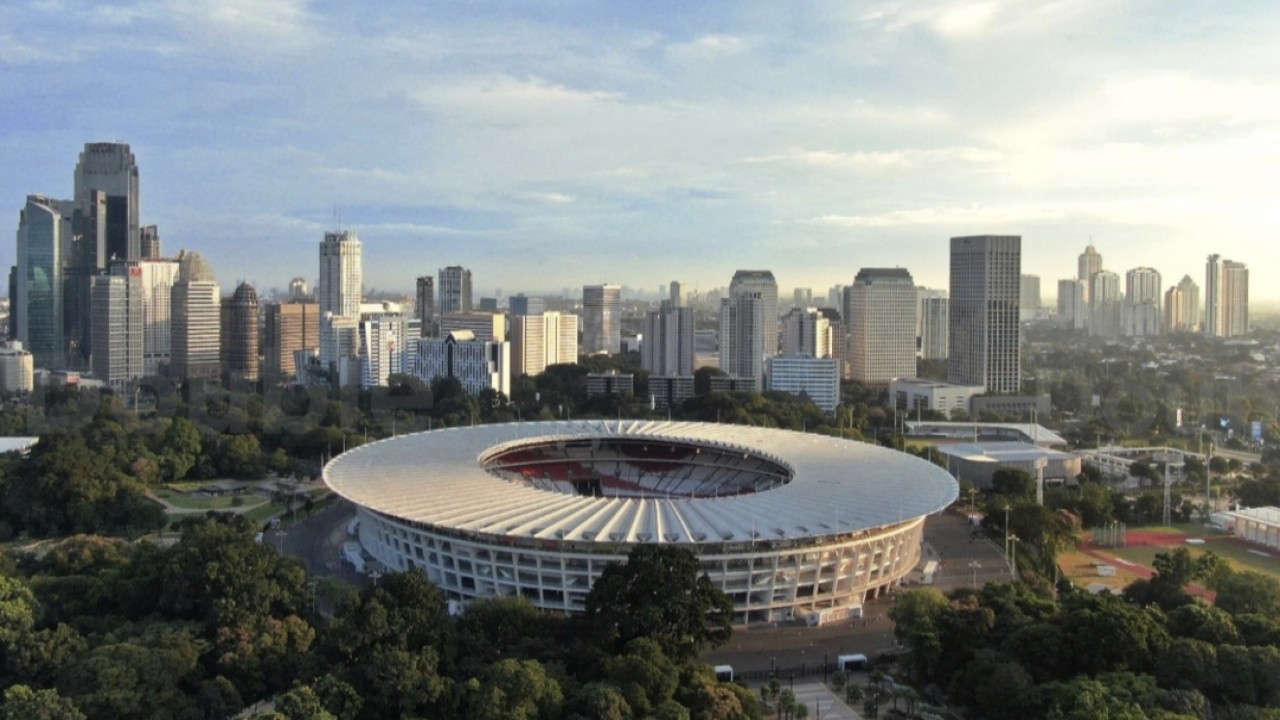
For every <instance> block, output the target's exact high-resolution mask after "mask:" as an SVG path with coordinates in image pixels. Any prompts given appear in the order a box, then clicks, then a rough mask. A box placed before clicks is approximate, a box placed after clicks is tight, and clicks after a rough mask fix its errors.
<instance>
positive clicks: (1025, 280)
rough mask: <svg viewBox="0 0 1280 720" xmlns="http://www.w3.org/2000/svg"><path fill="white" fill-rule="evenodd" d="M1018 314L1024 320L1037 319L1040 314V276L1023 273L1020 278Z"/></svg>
mask: <svg viewBox="0 0 1280 720" xmlns="http://www.w3.org/2000/svg"><path fill="white" fill-rule="evenodd" d="M1018 298H1019V300H1018V316H1019V319H1021V320H1022V322H1028V321H1031V320H1035V319H1036V318H1037V317H1039V315H1040V276H1039V275H1023V276H1022V277H1021V278H1020V279H1019V291H1018Z"/></svg>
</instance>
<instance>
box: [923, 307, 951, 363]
mask: <svg viewBox="0 0 1280 720" xmlns="http://www.w3.org/2000/svg"><path fill="white" fill-rule="evenodd" d="M950 317H951V300H950V299H949V298H945V297H936V296H935V297H927V298H925V299H924V300H923V301H922V302H921V323H920V357H921V358H923V359H925V360H943V359H945V358H946V357H947V331H948V330H949V327H948V323H949V322H950Z"/></svg>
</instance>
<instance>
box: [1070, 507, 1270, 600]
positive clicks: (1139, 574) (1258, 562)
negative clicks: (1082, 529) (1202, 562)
mask: <svg viewBox="0 0 1280 720" xmlns="http://www.w3.org/2000/svg"><path fill="white" fill-rule="evenodd" d="M1178 547H1185V548H1186V549H1187V550H1188V551H1190V552H1191V556H1192V557H1200V556H1201V555H1203V554H1204V553H1206V552H1212V553H1214V554H1215V555H1217V556H1219V557H1221V558H1224V559H1226V561H1227V562H1228V563H1229V564H1230V565H1231V568H1232V569H1233V570H1237V571H1240V570H1253V571H1256V572H1260V573H1264V574H1267V575H1271V576H1272V577H1275V578H1277V579H1280V553H1276V552H1274V551H1267V550H1263V549H1262V548H1259V547H1257V546H1254V545H1250V544H1247V543H1245V542H1243V541H1241V540H1238V539H1236V538H1235V537H1234V536H1232V535H1230V534H1228V533H1224V532H1220V531H1218V530H1214V529H1212V528H1207V527H1203V526H1200V525H1195V524H1186V525H1179V526H1176V527H1168V526H1155V527H1142V528H1134V529H1131V530H1129V531H1128V532H1127V533H1125V538H1124V545H1123V547H1099V546H1096V545H1095V544H1094V543H1093V536H1092V533H1085V536H1084V541H1083V542H1081V544H1080V546H1079V547H1078V548H1076V549H1075V550H1073V551H1070V552H1064V553H1061V554H1060V555H1059V561H1060V562H1061V564H1062V569H1063V571H1064V572H1066V573H1067V576H1068V577H1070V578H1071V580H1072V582H1074V583H1075V584H1076V585H1077V586H1078V587H1088V586H1089V585H1093V584H1095V583H1100V584H1103V585H1106V586H1108V587H1111V588H1116V589H1120V588H1123V587H1124V586H1125V585H1128V584H1129V583H1130V582H1133V581H1134V580H1137V579H1139V578H1149V577H1151V575H1152V570H1151V563H1152V561H1153V560H1154V559H1155V556H1156V554H1157V553H1161V552H1168V551H1169V550H1171V549H1173V548H1178ZM1099 564H1103V565H1110V566H1112V567H1114V568H1115V575H1114V576H1111V577H1103V576H1101V575H1099V574H1098V572H1099V568H1098V565H1099ZM1199 594H1207V591H1204V590H1203V589H1201V590H1200V592H1199Z"/></svg>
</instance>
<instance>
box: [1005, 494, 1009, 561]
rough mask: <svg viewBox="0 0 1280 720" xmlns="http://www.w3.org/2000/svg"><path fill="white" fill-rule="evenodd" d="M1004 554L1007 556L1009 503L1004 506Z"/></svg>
mask: <svg viewBox="0 0 1280 720" xmlns="http://www.w3.org/2000/svg"><path fill="white" fill-rule="evenodd" d="M1004 555H1005V557H1008V556H1009V505H1008V504H1006V505H1005V506H1004Z"/></svg>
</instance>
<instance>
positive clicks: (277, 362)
mask: <svg viewBox="0 0 1280 720" xmlns="http://www.w3.org/2000/svg"><path fill="white" fill-rule="evenodd" d="M263 345H264V348H263V356H264V359H265V362H264V366H263V373H264V374H265V375H266V376H267V378H268V379H269V380H273V381H279V380H282V379H284V378H288V377H293V376H294V375H296V374H297V367H296V365H295V363H294V358H293V354H294V352H295V351H298V350H303V349H306V348H319V347H320V306H319V304H317V303H316V302H314V301H311V300H291V301H289V302H287V303H272V304H271V305H268V306H267V322H266V332H265V334H264V339H263Z"/></svg>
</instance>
